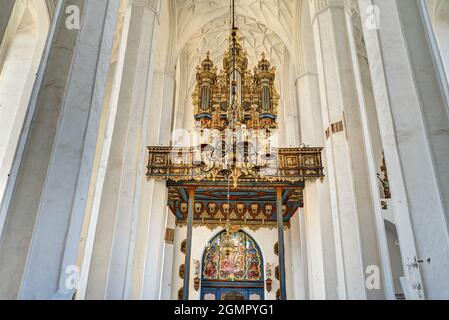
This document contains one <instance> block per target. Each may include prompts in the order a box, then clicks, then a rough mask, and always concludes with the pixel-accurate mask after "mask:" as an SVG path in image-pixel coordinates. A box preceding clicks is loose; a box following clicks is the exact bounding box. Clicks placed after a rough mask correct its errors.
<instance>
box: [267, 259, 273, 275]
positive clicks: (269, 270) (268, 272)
mask: <svg viewBox="0 0 449 320" xmlns="http://www.w3.org/2000/svg"><path fill="white" fill-rule="evenodd" d="M272 268H273V264H272V263H269V262H267V266H266V270H267V278H271V270H272Z"/></svg>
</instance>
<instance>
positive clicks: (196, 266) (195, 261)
mask: <svg viewBox="0 0 449 320" xmlns="http://www.w3.org/2000/svg"><path fill="white" fill-rule="evenodd" d="M193 264H194V266H195V277H199V275H200V261H199V260H193Z"/></svg>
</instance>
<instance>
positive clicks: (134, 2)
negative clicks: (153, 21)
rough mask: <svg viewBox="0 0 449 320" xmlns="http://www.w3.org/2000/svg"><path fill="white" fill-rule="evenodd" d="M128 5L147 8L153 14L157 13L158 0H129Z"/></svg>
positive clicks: (158, 7)
mask: <svg viewBox="0 0 449 320" xmlns="http://www.w3.org/2000/svg"><path fill="white" fill-rule="evenodd" d="M129 6H130V7H131V8H147V9H149V10H151V11H153V12H154V13H155V14H159V9H160V0H131V1H130V2H129Z"/></svg>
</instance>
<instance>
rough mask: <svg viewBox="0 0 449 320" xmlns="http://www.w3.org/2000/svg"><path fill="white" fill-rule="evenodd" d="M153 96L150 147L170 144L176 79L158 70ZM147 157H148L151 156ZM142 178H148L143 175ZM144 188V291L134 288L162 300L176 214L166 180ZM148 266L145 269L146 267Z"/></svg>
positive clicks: (137, 276)
mask: <svg viewBox="0 0 449 320" xmlns="http://www.w3.org/2000/svg"><path fill="white" fill-rule="evenodd" d="M153 92H154V93H157V94H153V96H152V97H151V110H150V119H151V123H152V125H151V126H150V127H149V131H148V136H147V142H146V145H148V146H157V145H159V146H161V145H163V146H168V145H170V138H171V132H172V124H173V114H174V94H175V78H174V75H172V74H171V73H168V72H155V76H154V81H153ZM145 159H148V158H147V157H146V158H145ZM142 179H145V178H144V177H143V176H142ZM143 183H144V186H143V189H142V197H141V199H142V201H141V206H142V207H141V210H140V219H142V220H139V223H138V226H139V229H138V230H137V242H138V247H136V251H135V253H134V255H135V261H134V266H133V283H135V284H136V289H137V288H138V287H139V286H140V284H142V285H143V286H142V287H141V291H140V292H139V290H133V298H135V299H145V300H151V299H160V295H161V288H162V282H161V281H162V277H163V266H164V264H165V261H164V260H165V258H167V259H169V258H168V257H165V258H164V251H165V247H166V244H165V243H164V235H165V228H166V221H167V219H169V218H168V217H167V216H166V215H173V213H172V212H171V211H170V210H168V207H167V199H168V191H167V187H166V183H165V182H161V181H154V180H150V181H146V179H145V181H144V182H143ZM143 267H144V268H143Z"/></svg>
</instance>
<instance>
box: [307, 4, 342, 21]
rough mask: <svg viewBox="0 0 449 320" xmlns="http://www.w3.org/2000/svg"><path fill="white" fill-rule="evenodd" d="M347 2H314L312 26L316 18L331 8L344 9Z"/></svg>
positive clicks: (311, 8) (312, 6)
mask: <svg viewBox="0 0 449 320" xmlns="http://www.w3.org/2000/svg"><path fill="white" fill-rule="evenodd" d="M344 7H345V0H312V2H311V6H310V17H311V19H312V24H313V23H314V22H315V19H316V17H317V16H318V15H319V14H320V13H322V12H325V11H326V10H327V9H329V8H339V9H344Z"/></svg>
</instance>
